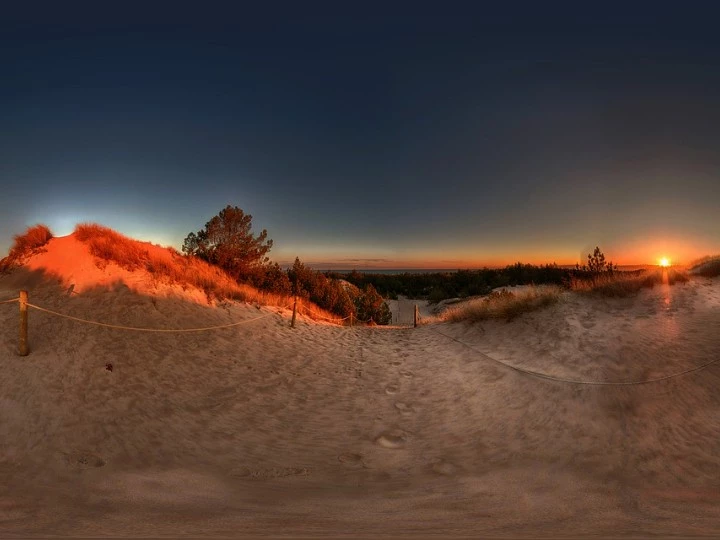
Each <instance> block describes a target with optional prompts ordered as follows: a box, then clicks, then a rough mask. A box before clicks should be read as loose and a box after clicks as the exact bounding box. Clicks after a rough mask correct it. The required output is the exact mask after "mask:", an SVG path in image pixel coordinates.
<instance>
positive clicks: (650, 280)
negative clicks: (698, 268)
mask: <svg viewBox="0 0 720 540" xmlns="http://www.w3.org/2000/svg"><path fill="white" fill-rule="evenodd" d="M688 279H689V278H688V276H687V274H686V273H685V272H683V271H681V270H678V269H675V268H669V269H667V270H665V269H660V268H658V269H656V270H643V271H640V272H614V273H612V274H601V275H599V276H595V277H594V278H590V279H578V278H573V279H572V280H571V281H570V289H571V290H573V291H575V292H580V293H587V294H596V295H600V296H610V297H623V296H631V295H634V294H637V293H638V292H639V291H640V290H641V289H644V288H652V287H654V286H655V285H660V284H663V283H667V284H669V285H674V284H675V283H685V282H686V281H688Z"/></svg>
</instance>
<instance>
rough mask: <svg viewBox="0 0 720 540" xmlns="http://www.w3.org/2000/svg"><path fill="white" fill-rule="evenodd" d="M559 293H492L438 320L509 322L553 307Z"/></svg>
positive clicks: (553, 289) (540, 289) (551, 289)
mask: <svg viewBox="0 0 720 540" xmlns="http://www.w3.org/2000/svg"><path fill="white" fill-rule="evenodd" d="M560 294H561V289H560V287H558V286H554V285H548V286H544V287H532V288H531V289H528V290H526V291H523V292H518V293H512V292H510V291H508V290H505V289H502V290H500V291H495V292H492V293H490V294H489V295H488V296H486V297H484V298H478V299H476V300H470V301H468V302H466V303H464V304H462V305H459V306H453V307H450V308H448V309H446V310H445V311H444V312H443V313H442V314H441V315H440V319H442V320H444V321H449V322H459V321H472V322H476V321H483V320H487V319H507V320H512V319H514V318H515V317H518V316H520V315H522V314H523V313H528V312H530V311H535V310H537V309H540V308H543V307H546V306H549V305H551V304H554V303H555V302H557V301H558V300H559V299H560Z"/></svg>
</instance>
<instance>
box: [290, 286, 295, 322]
mask: <svg viewBox="0 0 720 540" xmlns="http://www.w3.org/2000/svg"><path fill="white" fill-rule="evenodd" d="M296 315H297V294H296V295H295V302H293V316H292V321H291V322H290V328H295V317H296Z"/></svg>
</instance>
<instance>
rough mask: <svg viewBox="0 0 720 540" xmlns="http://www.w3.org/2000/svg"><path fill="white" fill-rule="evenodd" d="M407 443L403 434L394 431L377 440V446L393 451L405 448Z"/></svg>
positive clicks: (382, 435) (385, 433) (387, 432)
mask: <svg viewBox="0 0 720 540" xmlns="http://www.w3.org/2000/svg"><path fill="white" fill-rule="evenodd" d="M406 442H407V440H406V439H405V436H404V435H403V434H402V433H399V432H394V431H385V432H383V433H381V434H380V435H378V436H377V437H376V438H375V444H377V445H378V446H382V447H383V448H389V449H391V450H397V449H400V448H404V447H405V443H406Z"/></svg>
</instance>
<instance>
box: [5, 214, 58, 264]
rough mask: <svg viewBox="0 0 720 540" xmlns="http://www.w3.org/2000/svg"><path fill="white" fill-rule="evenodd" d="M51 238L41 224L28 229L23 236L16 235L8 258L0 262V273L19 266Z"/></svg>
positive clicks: (49, 231)
mask: <svg viewBox="0 0 720 540" xmlns="http://www.w3.org/2000/svg"><path fill="white" fill-rule="evenodd" d="M52 237H53V233H52V231H51V230H50V228H49V227H48V226H47V225H43V224H42V223H39V224H37V225H33V226H32V227H28V228H27V230H26V231H25V232H24V233H23V234H16V235H15V236H14V237H13V245H12V247H11V248H10V252H9V253H8V256H7V257H5V258H4V259H2V260H0V271H4V270H8V269H10V268H11V267H13V266H15V265H17V264H19V263H20V261H21V260H22V259H23V258H25V257H27V256H29V255H32V254H33V253H35V252H37V251H38V250H39V249H40V248H41V247H43V246H44V245H45V244H47V243H48V242H49V241H50V239H51V238H52Z"/></svg>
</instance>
